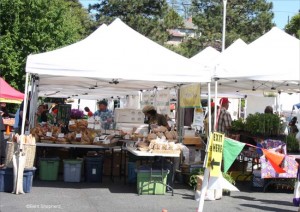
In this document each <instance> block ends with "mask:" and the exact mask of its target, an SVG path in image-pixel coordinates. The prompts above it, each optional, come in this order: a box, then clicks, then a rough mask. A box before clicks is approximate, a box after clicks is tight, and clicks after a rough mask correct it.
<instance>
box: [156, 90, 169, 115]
mask: <svg viewBox="0 0 300 212" xmlns="http://www.w3.org/2000/svg"><path fill="white" fill-rule="evenodd" d="M156 109H157V112H158V113H160V114H167V115H169V114H170V90H169V89H165V90H160V91H157V93H156Z"/></svg>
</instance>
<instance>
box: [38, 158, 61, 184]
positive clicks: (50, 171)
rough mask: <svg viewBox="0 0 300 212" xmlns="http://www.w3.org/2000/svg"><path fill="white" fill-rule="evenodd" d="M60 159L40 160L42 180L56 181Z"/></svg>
mask: <svg viewBox="0 0 300 212" xmlns="http://www.w3.org/2000/svg"><path fill="white" fill-rule="evenodd" d="M58 168H59V158H40V166H39V177H40V180H49V181H54V180H57V178H58Z"/></svg>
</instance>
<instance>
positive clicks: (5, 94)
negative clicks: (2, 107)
mask: <svg viewBox="0 0 300 212" xmlns="http://www.w3.org/2000/svg"><path fill="white" fill-rule="evenodd" d="M23 99H24V94H23V93H21V92H20V91H17V90H16V89H14V88H13V87H11V86H10V85H9V84H8V83H7V82H6V81H5V80H4V79H3V78H2V77H0V102H6V103H17V104H20V103H21V102H22V101H23Z"/></svg>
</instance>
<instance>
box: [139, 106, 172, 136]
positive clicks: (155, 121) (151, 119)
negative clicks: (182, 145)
mask: <svg viewBox="0 0 300 212" xmlns="http://www.w3.org/2000/svg"><path fill="white" fill-rule="evenodd" d="M143 113H144V114H145V124H149V131H150V127H151V125H158V126H164V127H166V128H167V129H168V130H170V126H169V124H168V121H167V119H166V117H165V116H164V115H162V114H159V113H157V111H156V109H155V107H154V106H152V105H146V106H145V107H144V108H143Z"/></svg>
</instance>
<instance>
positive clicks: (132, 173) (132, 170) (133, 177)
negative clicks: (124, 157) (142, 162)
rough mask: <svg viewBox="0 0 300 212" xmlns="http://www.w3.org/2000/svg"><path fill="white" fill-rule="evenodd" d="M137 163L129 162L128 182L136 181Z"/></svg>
mask: <svg viewBox="0 0 300 212" xmlns="http://www.w3.org/2000/svg"><path fill="white" fill-rule="evenodd" d="M136 178H137V174H136V163H135V162H128V183H136Z"/></svg>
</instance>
